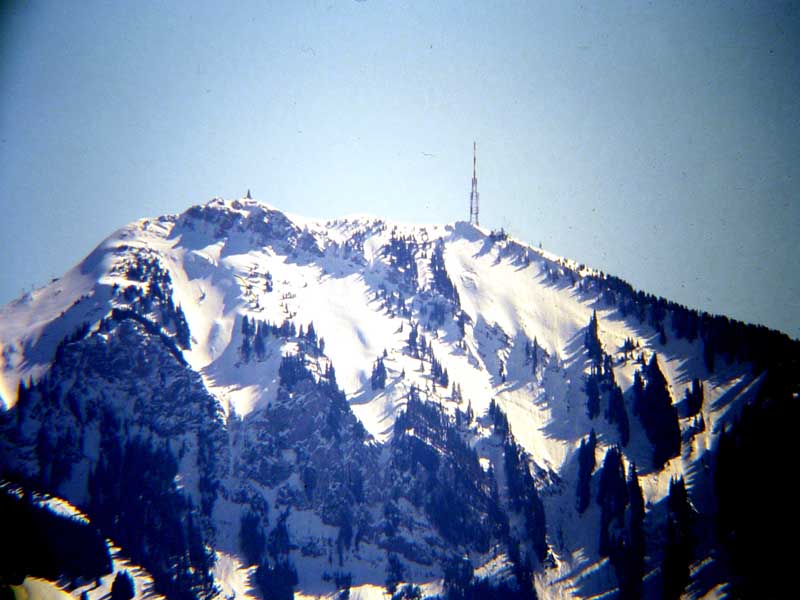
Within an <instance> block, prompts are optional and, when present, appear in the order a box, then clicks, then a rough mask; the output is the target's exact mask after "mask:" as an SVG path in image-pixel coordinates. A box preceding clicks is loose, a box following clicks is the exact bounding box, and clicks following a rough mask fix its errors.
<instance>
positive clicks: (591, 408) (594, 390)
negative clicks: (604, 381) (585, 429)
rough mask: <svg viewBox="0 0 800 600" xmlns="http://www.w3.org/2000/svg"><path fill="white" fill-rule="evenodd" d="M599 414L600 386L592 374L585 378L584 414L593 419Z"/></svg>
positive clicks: (595, 376)
mask: <svg viewBox="0 0 800 600" xmlns="http://www.w3.org/2000/svg"><path fill="white" fill-rule="evenodd" d="M599 413H600V386H599V385H598V383H597V375H595V374H594V373H592V374H590V375H588V376H587V377H586V414H587V415H588V416H589V418H590V419H594V418H595V417H596V416H597V415H598V414H599Z"/></svg>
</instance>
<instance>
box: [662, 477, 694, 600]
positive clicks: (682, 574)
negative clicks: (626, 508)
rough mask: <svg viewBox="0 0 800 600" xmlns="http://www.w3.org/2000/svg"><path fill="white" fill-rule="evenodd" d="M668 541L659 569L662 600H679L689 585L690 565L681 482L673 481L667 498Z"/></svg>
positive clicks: (687, 509)
mask: <svg viewBox="0 0 800 600" xmlns="http://www.w3.org/2000/svg"><path fill="white" fill-rule="evenodd" d="M667 511H668V512H667V541H666V544H665V546H664V559H663V562H662V565H661V583H662V587H663V590H664V599H665V600H673V599H674V600H678V599H679V598H680V597H681V594H683V590H684V589H685V588H686V586H687V585H688V584H689V576H690V571H689V567H690V565H691V562H692V539H691V519H692V507H691V505H690V504H689V496H688V494H687V493H686V486H685V484H684V482H683V478H678V479H672V480H671V481H670V484H669V496H668V497H667Z"/></svg>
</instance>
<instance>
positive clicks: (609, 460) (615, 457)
mask: <svg viewBox="0 0 800 600" xmlns="http://www.w3.org/2000/svg"><path fill="white" fill-rule="evenodd" d="M597 503H598V504H599V505H600V546H599V552H600V554H601V555H603V556H609V555H612V554H613V553H614V552H615V551H616V550H617V548H618V547H619V545H620V542H621V541H622V540H623V531H624V527H625V507H626V506H627V504H628V488H627V485H626V481H625V469H624V467H623V465H622V453H621V452H620V450H619V448H617V447H613V448H609V449H608V451H607V452H606V456H605V458H604V459H603V466H602V467H601V469H600V484H599V489H598V492H597Z"/></svg>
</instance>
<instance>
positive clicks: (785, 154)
mask: <svg viewBox="0 0 800 600" xmlns="http://www.w3.org/2000/svg"><path fill="white" fill-rule="evenodd" d="M0 11H2V12H1V13H0V209H2V210H1V212H0V303H5V302H7V301H10V300H11V299H13V298H15V297H17V296H19V295H20V294H21V293H22V292H23V291H24V290H25V289H30V288H31V286H39V285H42V284H44V283H46V282H47V281H48V280H49V279H50V278H51V277H53V276H58V275H60V274H61V273H63V272H64V271H65V270H66V269H67V268H69V267H70V266H71V265H73V264H75V263H76V262H77V261H79V260H80V259H81V258H82V257H83V256H85V255H86V254H87V253H88V252H89V251H90V250H91V249H92V248H93V247H94V246H95V245H96V244H98V243H99V242H100V241H101V240H102V239H103V238H104V237H105V236H106V235H108V234H110V233H111V232H112V231H113V230H115V229H116V228H118V227H120V226H122V225H124V224H125V223H127V222H129V221H132V220H134V219H137V218H139V217H143V216H156V215H160V214H165V213H177V212H181V211H183V210H185V209H186V208H187V207H188V206H189V205H191V204H196V203H200V202H205V201H207V200H209V199H211V198H212V197H214V196H222V197H225V198H235V197H241V196H243V195H244V193H245V191H246V190H247V188H250V189H252V191H253V195H254V197H255V198H256V199H259V200H263V201H265V202H268V203H270V204H273V205H275V206H277V207H278V208H280V209H284V210H287V211H290V212H296V213H300V214H303V215H306V216H309V217H336V216H343V215H346V214H354V213H367V214H374V215H377V216H383V217H386V218H389V219H397V220H404V221H411V222H423V223H424V222H451V221H455V220H458V219H466V218H467V217H468V212H469V210H468V209H469V188H470V178H471V167H472V156H471V153H472V141H473V140H477V142H478V180H479V189H480V192H481V224H482V225H485V226H487V227H492V228H499V227H504V228H505V229H506V230H508V231H509V232H510V233H512V234H513V235H515V236H517V237H519V238H521V239H523V240H526V241H529V242H531V243H532V244H539V242H541V243H542V244H543V246H544V247H545V248H546V249H549V250H551V251H553V252H556V253H558V254H561V255H565V256H568V257H570V258H574V259H576V260H578V261H581V262H585V263H587V264H589V265H591V266H594V267H597V268H599V269H602V270H604V271H606V272H609V273H612V274H615V275H618V276H621V277H623V278H624V279H626V280H628V281H629V282H630V283H632V284H633V285H634V286H635V287H637V288H639V289H644V290H646V291H649V292H653V293H656V294H659V295H663V296H666V297H668V298H670V299H672V300H675V301H678V302H681V303H684V304H687V305H689V306H691V307H695V308H700V309H703V310H708V311H710V312H717V313H724V314H728V315H730V316H732V317H735V318H738V319H742V320H746V321H752V322H758V323H763V324H766V325H769V326H771V327H775V328H779V329H782V330H784V331H786V332H788V333H790V334H791V335H792V336H794V337H800V266H799V265H798V259H799V258H800V251H799V250H798V235H799V234H800V6H798V4H797V3H778V2H752V3H749V2H748V3H741V2H730V1H728V2H702V3H700V2H656V3H645V2H624V3H618V2H612V1H604V2H584V3H580V4H570V3H566V2H545V3H539V2H519V3H516V2H427V1H426V2H376V1H373V0H368V1H364V2H355V1H334V0H328V1H325V2H261V1H258V2H252V3H250V2H244V1H238V2H202V1H196V0H195V1H192V2H160V1H159V2H150V1H137V2H105V1H103V2H94V1H81V2H61V1H52V2H44V1H24V0H10V1H8V2H3V3H0Z"/></svg>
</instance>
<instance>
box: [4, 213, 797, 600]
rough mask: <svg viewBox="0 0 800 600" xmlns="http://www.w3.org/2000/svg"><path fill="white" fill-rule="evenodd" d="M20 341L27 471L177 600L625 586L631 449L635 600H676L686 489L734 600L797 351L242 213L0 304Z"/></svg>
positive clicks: (170, 233)
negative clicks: (638, 529) (668, 586)
mask: <svg viewBox="0 0 800 600" xmlns="http://www.w3.org/2000/svg"><path fill="white" fill-rule="evenodd" d="M733 338H736V339H737V340H739V341H736V342H733V341H731V339H733ZM0 344H2V358H1V359H0V360H2V363H0V394H1V395H2V398H3V401H4V403H5V406H6V411H5V413H4V415H3V427H2V431H3V434H2V455H0V457H2V463H0V464H1V465H2V467H3V469H2V471H3V476H4V477H7V478H11V479H14V480H17V481H21V482H24V483H25V484H26V485H29V486H34V487H37V488H40V489H44V490H47V491H50V492H53V493H57V494H60V495H62V496H64V497H66V498H68V499H69V500H70V501H71V502H73V503H75V504H76V505H78V506H80V507H81V508H83V509H84V510H86V511H87V512H88V513H89V514H90V515H91V516H92V519H93V521H94V522H95V523H97V524H99V525H100V526H101V527H102V528H103V530H104V532H105V531H108V533H109V535H110V534H111V533H113V534H114V535H112V536H111V537H113V538H114V539H115V540H116V541H118V543H120V545H121V546H122V547H123V549H125V550H126V552H128V554H129V555H130V556H131V557H132V558H133V559H134V560H136V561H137V562H138V563H140V564H142V565H143V566H145V567H147V568H148V570H149V571H150V572H151V573H152V574H153V577H154V580H155V583H156V588H157V589H158V591H160V592H161V593H164V594H166V595H169V596H175V597H184V596H185V597H211V596H214V595H215V594H218V593H221V591H222V588H223V587H225V585H226V584H224V582H223V581H222V579H220V578H219V577H218V576H217V574H218V573H219V572H220V568H219V566H218V567H217V568H214V567H213V565H214V564H215V561H217V557H219V556H224V557H227V558H225V561H228V562H227V563H226V564H229V565H232V566H231V568H233V569H234V571H235V570H236V569H238V568H239V567H237V566H236V565H237V564H238V565H251V564H253V565H259V566H258V568H257V569H254V570H253V576H252V583H253V587H254V588H256V589H260V590H261V593H263V594H266V595H268V596H269V594H272V595H273V596H275V597H280V596H281V592H282V591H283V592H285V593H287V594H288V593H290V590H291V589H292V588H293V587H294V589H295V590H296V591H297V592H298V593H302V594H308V595H316V594H332V593H334V592H335V591H336V590H337V589H339V590H343V589H345V588H348V587H350V586H352V587H353V589H354V591H356V590H359V593H362V595H363V597H372V596H374V597H376V598H377V597H382V596H381V594H382V591H383V587H384V586H385V585H386V582H387V580H396V581H410V582H413V583H415V584H418V585H421V586H422V589H423V591H424V593H426V594H435V593H446V594H449V595H450V596H451V597H457V596H458V594H459V593H466V592H465V591H464V590H466V588H467V587H468V586H469V585H477V583H476V582H478V581H479V580H480V579H481V578H485V579H486V581H487V584H486V585H489V587H494V588H498V587H503V586H506V588H507V589H506V593H510V592H508V590H509V589H515V590H517V593H520V594H524V593H527V594H532V593H534V592H533V586H534V585H535V590H536V591H538V593H539V595H540V596H542V597H582V596H588V595H594V594H598V593H603V592H606V591H609V590H613V589H615V588H617V587H618V586H619V585H620V583H621V582H622V581H623V580H624V579H625V577H627V575H623V573H628V572H630V569H628V568H627V567H625V568H623V567H622V566H620V565H628V564H629V563H630V561H631V560H632V559H631V552H630V547H631V544H632V541H631V540H633V539H634V538H635V537H636V535H637V534H636V533H635V532H634V529H635V528H633V526H632V525H631V522H632V521H631V519H632V518H633V517H632V516H631V514H632V513H631V510H633V509H632V507H633V506H634V504H633V503H632V502H633V500H632V499H633V497H634V496H635V494H633V492H624V493H622V495H620V496H619V499H620V500H619V502H614V501H611V500H609V499H608V498H613V497H615V496H614V494H615V493H616V492H610V491H608V490H614V489H616V488H615V487H614V485H612V484H611V483H608V484H607V483H603V482H607V481H611V482H613V481H614V477H616V476H614V477H612V475H610V473H612V467H611V466H609V467H608V470H606V467H605V466H603V467H602V468H601V465H603V464H604V458H603V457H604V455H605V456H606V459H609V455H608V454H607V450H609V449H611V448H614V447H617V446H620V456H621V467H618V468H619V469H622V471H623V472H622V475H623V479H624V477H625V476H630V473H631V472H634V473H638V477H636V476H634V478H633V481H635V482H638V485H639V486H640V487H641V490H642V494H643V502H644V506H645V507H646V508H645V517H644V521H643V527H644V528H645V530H646V531H647V532H648V538H649V539H650V540H651V542H650V544H649V545H648V547H647V548H646V549H645V550H646V557H647V558H646V561H645V564H644V567H642V566H639V567H637V569H638V571H642V572H641V573H640V576H638V577H637V579H641V575H645V574H646V573H647V572H649V573H650V574H649V575H648V576H647V577H645V582H644V585H645V589H646V590H648V592H649V593H650V592H652V593H655V590H660V586H661V581H660V575H659V572H660V571H659V567H660V565H661V561H662V558H664V555H665V553H666V554H669V552H668V551H667V550H664V549H663V547H664V544H661V543H658V542H657V540H665V541H666V542H669V540H670V539H673V538H671V537H670V536H671V535H672V534H671V533H670V531H671V530H670V529H669V527H668V526H667V525H666V523H669V522H671V521H670V519H672V517H673V516H674V515H675V514H678V512H679V511H678V512H676V511H677V509H675V508H674V506H677V505H676V502H677V500H674V498H677V497H678V496H679V491H678V490H679V489H680V488H679V487H674V485H673V484H671V481H673V479H675V480H676V481H677V479H676V478H682V481H684V480H685V481H686V484H687V487H688V490H689V501H690V503H691V511H692V514H694V515H695V516H696V518H695V519H694V524H693V525H692V534H693V536H694V543H693V545H692V552H691V557H690V559H689V560H690V561H692V562H694V564H695V565H696V569H697V572H696V573H695V576H694V582H695V583H694V584H693V585H694V589H695V592H693V593H694V594H695V595H696V596H701V595H704V594H706V593H709V594H711V595H715V594H720V593H722V590H723V589H724V586H725V585H726V584H729V583H730V582H731V574H730V572H729V571H728V570H727V569H728V568H727V567H726V566H725V558H724V557H723V558H719V557H718V554H719V553H718V552H717V547H718V545H719V543H718V540H717V539H716V536H715V535H714V534H713V531H712V530H713V527H712V515H713V514H714V511H715V509H716V504H717V500H718V499H717V497H716V491H715V487H714V479H713V474H712V469H713V467H714V464H715V451H716V446H717V444H718V440H719V436H720V434H721V432H722V431H723V430H724V429H725V428H726V427H729V426H732V424H733V423H734V421H735V420H736V418H737V416H738V415H739V414H740V412H741V411H742V409H743V407H744V406H745V405H747V404H753V403H755V402H756V401H757V400H758V398H759V391H760V388H761V385H762V383H763V380H764V375H763V372H764V371H763V367H764V366H765V364H764V363H766V364H771V363H776V361H777V360H779V358H780V357H787V356H788V357H795V356H796V355H797V348H796V344H795V343H794V342H792V341H791V340H788V338H786V337H785V336H782V335H780V334H777V333H775V332H768V331H765V330H763V328H753V327H749V326H744V325H742V324H737V323H730V322H728V321H727V320H725V319H721V318H716V317H710V316H708V315H698V314H697V313H694V312H692V311H688V310H687V309H685V308H683V307H678V306H675V305H671V304H669V303H667V302H666V301H663V300H662V299H657V298H653V297H651V296H647V295H644V294H641V293H637V292H635V291H633V290H632V289H631V288H630V286H627V284H624V282H621V281H619V280H617V279H614V278H610V277H607V276H605V275H603V274H601V273H597V272H594V271H592V270H591V269H588V268H586V267H584V266H583V265H577V264H576V263H573V262H571V261H567V260H564V259H560V258H558V257H555V256H552V255H550V254H548V253H546V252H544V251H542V250H539V249H534V248H531V247H529V246H526V245H524V244H522V243H519V242H517V241H514V240H511V239H509V238H507V236H505V234H503V233H502V232H491V233H490V232H487V231H485V230H482V229H480V228H477V227H474V226H471V225H468V224H466V223H456V224H454V225H448V226H426V227H423V226H415V225H405V224H391V223H387V222H385V221H382V220H379V219H372V218H350V219H340V220H336V221H332V222H324V223H323V222H314V221H309V220H305V219H302V218H300V217H296V216H290V215H285V214H283V213H281V212H280V211H277V210H276V209H274V208H271V207H269V206H266V205H263V204H259V203H257V202H254V201H251V200H241V201H223V200H219V199H217V200H213V201H211V202H209V203H208V204H206V205H203V206H195V207H192V208H190V209H189V210H187V211H186V212H185V213H183V214H181V215H179V216H176V217H161V218H158V219H146V220H142V221H138V222H136V223H133V224H131V225H129V226H127V227H125V228H123V229H122V230H120V231H118V232H117V233H115V234H114V235H112V236H111V237H109V238H108V239H107V240H105V241H104V242H103V243H102V244H101V245H100V246H99V247H98V248H97V249H96V250H95V251H94V252H93V253H92V254H91V255H90V256H89V257H87V259H86V260H84V261H83V262H82V263H81V264H80V265H78V266H76V267H75V268H74V269H72V270H71V271H70V272H68V273H67V274H66V275H65V276H64V277H62V278H61V279H59V280H56V281H53V282H52V283H51V284H49V285H48V286H46V287H45V288H42V289H41V290H37V291H35V292H32V293H30V294H28V295H26V296H25V297H23V298H21V299H20V300H18V301H16V302H14V303H12V304H9V305H7V306H6V307H3V308H2V309H0ZM767 348H768V350H767ZM776 357H778V358H776ZM637 373H638V375H637ZM638 380H641V385H639V383H637V381H638ZM693 386H694V387H693ZM698 404H699V406H698ZM595 405H596V406H595ZM659 411H660V412H659ZM670 423H674V424H672V425H670ZM665 424H666V425H665ZM592 430H594V431H595V433H596V438H597V440H598V441H597V444H596V447H595V449H594V454H595V460H593V461H592V462H596V463H597V468H596V470H594V475H592V470H589V474H588V477H589V480H588V484H587V483H586V481H587V480H586V477H587V475H586V473H584V474H583V475H581V473H580V472H579V471H580V468H579V462H580V461H579V454H580V451H579V449H580V447H581V446H582V445H584V443H585V441H586V440H587V439H588V436H589V433H590V431H592ZM676 444H677V448H676ZM612 454H613V453H612ZM609 460H610V459H609ZM634 464H635V465H636V467H635V469H636V470H635V471H633V470H632V465H634ZM143 480H146V481H143ZM601 480H602V481H601ZM581 481H583V483H581ZM145 484H146V485H145ZM581 485H584V486H588V487H586V488H585V489H588V492H589V494H590V495H591V499H590V500H591V501H590V502H589V504H588V506H587V508H586V509H585V510H583V511H579V510H577V508H576V506H577V503H578V498H577V494H579V492H578V488H579V487H580V486H581ZM609 486H611V487H609ZM631 489H633V488H631ZM671 489H673V492H672V493H670V490H671ZM632 494H633V495H632ZM668 497H669V498H670V499H671V500H669V501H668ZM620 502H621V503H622V504H621V506H622V508H621V509H620V508H619V506H620ZM615 506H616V508H614V507H615ZM620 510H621V511H622V512H620ZM134 522H139V523H144V525H143V527H141V528H140V529H141V531H139V529H136V528H134V527H133V523H134ZM687 527H688V526H687ZM167 532H171V533H169V535H167V536H166V538H165V533H167ZM676 535H677V534H676ZM608 536H611V537H610V538H609V539H610V540H611V541H610V542H609V543H608V544H606V547H605V548H601V547H599V546H598V541H597V540H598V539H605V538H606V537H608ZM673 537H674V536H673ZM679 537H680V536H679ZM676 539H677V538H676ZM681 539H682V538H681ZM165 540H166V541H167V542H168V543H166V542H165ZM615 540H616V541H615ZM615 544H616V545H615ZM673 545H674V544H673ZM673 545H670V544H669V543H666V546H667V547H669V548H672V547H673ZM600 546H603V544H600ZM675 547H677V546H675ZM615 548H619V549H620V550H619V552H621V553H622V554H619V555H618V554H615V550H614V549H615ZM621 548H627V550H622V549H621ZM626 552H627V553H626ZM464 556H467V557H468V562H467V563H464V564H462V563H463V561H464V559H463V557H464ZM620 556H624V558H620ZM606 557H609V558H610V562H609V560H606ZM683 562H686V560H684V561H683ZM176 564H178V565H183V566H182V567H179V568H178V569H177V575H176V574H173V573H175V565H176ZM217 564H218V565H219V562H218V561H217ZM626 569H627V570H626ZM390 575H391V576H390ZM470 582H472V583H471V584H470ZM482 585H483V584H482ZM627 585H628V584H627V583H625V584H623V590H622V594H623V595H625V594H626V593H630V592H629V589H628V588H627V587H626V586H627ZM269 590H272V591H269ZM487 593H488V592H487Z"/></svg>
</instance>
